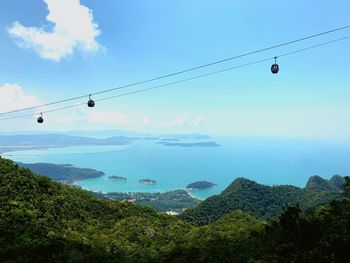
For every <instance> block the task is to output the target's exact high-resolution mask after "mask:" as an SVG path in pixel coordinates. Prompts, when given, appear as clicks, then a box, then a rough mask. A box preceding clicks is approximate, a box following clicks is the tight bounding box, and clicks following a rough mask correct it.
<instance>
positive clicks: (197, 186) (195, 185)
mask: <svg viewBox="0 0 350 263" xmlns="http://www.w3.org/2000/svg"><path fill="white" fill-rule="evenodd" d="M215 185H216V184H214V183H211V182H207V181H198V182H194V183H191V184H189V185H187V186H186V188H187V189H188V190H198V189H208V188H212V187H214V186H215Z"/></svg>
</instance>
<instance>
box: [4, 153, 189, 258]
mask: <svg viewBox="0 0 350 263" xmlns="http://www.w3.org/2000/svg"><path fill="white" fill-rule="evenodd" d="M189 229H190V226H189V225H188V224H186V223H184V222H181V221H179V220H178V219H176V218H174V217H170V216H166V215H161V214H158V213H156V212H155V211H154V210H152V209H149V208H145V207H141V206H136V205H132V204H130V203H124V202H117V201H105V200H101V199H97V198H96V197H94V196H93V195H90V194H88V193H87V192H85V191H83V190H79V189H74V188H70V187H68V186H65V185H63V184H60V183H56V182H54V181H52V180H51V179H49V178H47V177H44V176H37V175H35V174H33V173H32V172H30V171H29V170H27V169H23V168H19V167H18V166H17V165H15V164H14V163H13V162H11V161H8V160H5V159H0V232H1V235H0V244H1V245H0V261H1V262H3V261H5V259H6V260H11V259H16V261H17V262H48V261H50V260H48V259H51V260H52V261H55V262H66V261H68V259H70V260H71V261H73V262H87V261H89V262H108V261H110V260H111V261H114V262H115V261H117V262H137V260H136V259H139V258H140V257H141V258H143V260H144V262H150V261H152V260H155V259H156V258H157V257H159V256H161V255H162V253H166V252H167V251H168V250H170V249H171V248H172V247H173V246H174V244H175V241H177V237H178V240H180V237H181V236H182V235H183V233H186V232H188V230H189ZM112 259H113V260H112Z"/></svg>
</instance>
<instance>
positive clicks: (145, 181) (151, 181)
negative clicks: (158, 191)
mask: <svg viewBox="0 0 350 263" xmlns="http://www.w3.org/2000/svg"><path fill="white" fill-rule="evenodd" d="M139 183H141V184H156V183H157V181H156V180H152V179H140V180H139Z"/></svg>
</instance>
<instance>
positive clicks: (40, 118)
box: [37, 113, 44, 123]
mask: <svg viewBox="0 0 350 263" xmlns="http://www.w3.org/2000/svg"><path fill="white" fill-rule="evenodd" d="M37 121H38V123H43V122H44V119H43V114H42V113H40V116H39V117H38V119H37Z"/></svg>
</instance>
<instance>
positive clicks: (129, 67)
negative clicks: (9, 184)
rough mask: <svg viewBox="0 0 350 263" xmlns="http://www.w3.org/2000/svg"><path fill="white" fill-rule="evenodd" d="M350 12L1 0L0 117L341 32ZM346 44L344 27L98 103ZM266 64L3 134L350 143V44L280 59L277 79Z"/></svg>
mask: <svg viewBox="0 0 350 263" xmlns="http://www.w3.org/2000/svg"><path fill="white" fill-rule="evenodd" d="M349 11H350V3H349V1H348V0H334V1H328V0H317V1H316V0H310V1H304V0H296V1H258V0H255V1H246V0H245V1H243V0H242V1H231V0H218V1H203V0H193V1H188V0H176V1H173V0H171V1H170V0H169V1H164V0H149V1H140V0H127V1H126V0H125V1H119V0H104V1H92V0H80V1H79V0H27V1H23V0H2V1H0V58H1V63H0V112H7V111H11V110H16V109H20V108H24V107H30V106H35V105H40V104H44V103H48V102H52V101H56V100H61V99H65V98H69V97H75V96H80V95H85V94H89V93H94V92H97V91H100V90H104V89H110V88H114V87H118V86H121V85H125V84H129V83H133V82H138V81H142V80H144V79H148V78H153V77H157V76H160V75H163V74H168V73H172V72H175V71H179V70H182V69H186V68H189V67H194V66H197V65H201V64H204V63H208V62H211V61H214V60H218V59H223V58H226V57H231V56H235V55H238V54H241V53H245V52H249V51H253V50H256V49H260V48H264V47H267V46H271V45H275V44H278V43H282V42H286V41H289V40H293V39H296V38H300V37H303V36H307V35H311V34H315V33H319V32H322V31H327V30H329V29H333V28H336V27H341V26H346V25H348V24H350V21H349ZM348 35H350V29H347V30H343V31H340V32H337V33H334V34H330V35H327V36H322V37H320V38H317V39H312V40H308V41H305V42H303V43H298V44H294V45H290V46H286V47H283V48H279V49H276V50H273V51H269V52H265V53H260V54H257V55H254V56H250V57H245V58H242V59H239V60H234V61H230V62H227V63H224V64H220V65H216V66H214V67H211V68H206V69H201V70H198V71H195V72H190V73H187V74H184V75H183V76H174V77H172V78H169V79H163V80H161V81H158V82H154V83H148V84H144V85H140V86H135V87H130V88H128V89H125V90H119V91H114V92H111V93H108V94H101V95H99V96H97V95H96V97H94V99H100V98H103V97H105V96H113V95H118V94H120V93H124V92H131V91H134V90H137V89H143V88H148V87H152V86H154V85H161V84H165V83H168V82H172V81H177V80H179V79H182V78H188V77H192V76H195V75H199V74H203V73H208V72H211V71H215V70H220V69H223V68H227V67H233V66H237V65H241V64H245V63H249V62H252V61H256V60H259V59H263V58H266V57H267V58H268V57H273V56H276V55H279V54H282V53H285V52H289V51H293V50H295V49H300V48H303V47H307V46H310V45H314V44H318V43H322V42H326V41H330V40H333V39H336V38H340V37H344V36H348ZM271 62H272V61H271ZM271 62H266V63H261V64H257V65H254V66H250V67H246V68H240V69H237V70H234V71H228V72H225V73H221V74H218V75H214V76H210V77H207V78H202V79H197V80H193V81H190V82H185V83H181V84H177V85H172V86H168V87H164V88H162V89H157V90H152V91H147V92H143V93H138V94H133V95H130V96H125V97H119V98H115V99H113V100H107V101H101V102H97V103H96V107H95V108H93V109H89V108H87V107H86V106H78V107H76V108H73V109H72V108H71V109H67V110H64V111H58V112H54V113H47V114H44V119H45V121H44V123H43V124H42V125H39V124H37V123H36V121H35V119H36V116H33V117H26V118H21V119H16V120H2V121H0V131H28V130H33V131H34V130H47V131H56V130H82V129H83V130H97V129H127V130H137V131H141V132H202V133H209V134H213V135H215V134H229V135H237V136H242V135H243V136H269V137H277V136H278V137H308V138H310V137H311V138H337V139H338V138H341V139H344V138H345V139H350V118H349V114H350V103H349V99H350V85H349V83H350V40H345V41H342V42H339V43H335V44H332V45H329V46H325V47H322V48H318V49H313V50H310V51H307V52H305V53H301V54H297V55H294V56H289V57H285V58H281V59H280V60H279V61H278V62H279V64H280V67H281V70H280V74H278V75H272V74H271V73H270V72H269V67H270V64H271ZM87 100H88V98H86V99H85V98H84V99H80V100H76V101H73V102H68V103H63V104H59V105H54V106H51V107H44V108H42V109H38V110H34V111H33V110H31V111H27V112H20V113H17V114H18V115H22V114H31V113H39V112H40V111H47V110H51V109H55V108H57V107H64V106H69V105H75V104H79V103H82V102H85V101H87ZM6 116H7V115H6ZM6 116H5V115H1V116H0V117H6ZM12 116H14V115H12Z"/></svg>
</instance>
